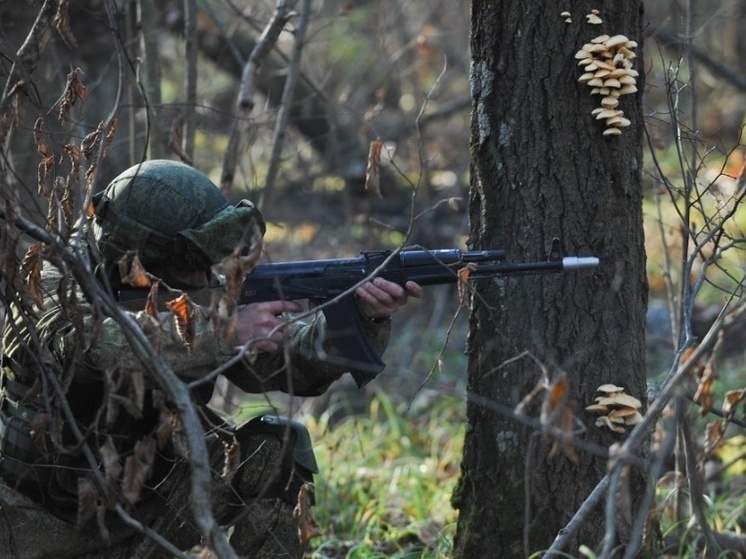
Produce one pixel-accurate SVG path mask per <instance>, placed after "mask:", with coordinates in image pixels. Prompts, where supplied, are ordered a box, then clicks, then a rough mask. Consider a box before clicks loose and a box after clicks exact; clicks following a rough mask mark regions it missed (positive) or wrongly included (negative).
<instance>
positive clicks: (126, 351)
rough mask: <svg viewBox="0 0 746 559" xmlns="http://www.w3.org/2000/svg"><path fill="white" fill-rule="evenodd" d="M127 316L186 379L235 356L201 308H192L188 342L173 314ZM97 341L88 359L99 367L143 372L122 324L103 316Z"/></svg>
mask: <svg viewBox="0 0 746 559" xmlns="http://www.w3.org/2000/svg"><path fill="white" fill-rule="evenodd" d="M130 316H131V317H132V318H133V319H134V321H135V322H136V323H137V324H138V325H139V326H140V328H141V329H142V330H143V332H145V335H146V337H147V338H148V339H149V340H150V342H151V344H152V345H153V347H154V349H155V350H156V352H157V353H158V355H159V356H160V357H161V358H162V359H163V360H164V361H165V362H166V363H168V365H169V366H170V367H171V368H172V369H173V371H174V373H175V374H176V375H177V376H178V377H179V378H181V379H182V380H185V381H190V380H196V379H199V378H202V377H203V376H205V375H206V374H208V373H209V372H210V371H212V370H213V369H215V368H217V367H219V366H220V365H222V364H223V363H225V362H226V361H228V360H229V359H230V358H232V357H233V356H234V355H235V353H236V352H235V349H234V348H232V347H230V344H228V343H223V342H222V340H221V337H220V336H219V335H216V334H215V333H214V332H213V330H212V327H211V324H210V322H209V320H208V318H207V316H206V313H204V312H202V311H201V310H200V309H197V310H196V311H195V315H194V319H193V321H192V332H191V335H190V338H189V340H190V341H189V344H188V345H187V343H186V342H185V339H184V338H183V337H182V336H181V335H180V333H179V332H178V329H177V326H176V321H175V319H174V315H173V314H171V313H170V312H160V313H158V320H157V321H155V320H154V319H153V317H151V316H149V315H148V314H146V313H145V312H138V313H134V314H133V313H130ZM94 329H97V335H96V343H95V345H93V346H92V347H91V349H90V350H89V352H88V356H87V357H88V359H90V360H91V361H92V362H93V363H95V364H96V365H97V367H98V368H101V369H104V370H108V369H112V368H117V369H118V370H119V371H120V372H123V373H126V372H129V371H143V370H144V366H143V365H142V363H141V362H140V360H139V359H138V357H137V356H136V354H135V352H134V351H133V350H132V347H131V344H130V343H129V341H128V340H127V338H126V337H125V335H124V331H123V329H122V327H121V326H120V325H119V324H118V323H117V322H116V321H115V320H114V319H113V318H109V317H107V318H105V319H103V320H102V321H101V323H100V324H98V325H91V326H90V327H89V330H90V331H94Z"/></svg>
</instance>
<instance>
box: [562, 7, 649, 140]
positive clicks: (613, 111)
mask: <svg viewBox="0 0 746 559" xmlns="http://www.w3.org/2000/svg"><path fill="white" fill-rule="evenodd" d="M589 15H594V14H589ZM636 46H637V42H635V41H632V40H630V39H628V38H627V37H625V36H624V35H614V36H609V35H599V36H598V37H596V38H595V39H591V42H590V43H586V44H585V45H583V47H582V48H581V49H580V50H579V51H578V52H577V53H576V54H575V58H576V59H578V60H579V62H578V65H579V66H582V67H583V74H582V75H581V76H580V78H579V79H578V81H579V82H581V83H585V84H586V85H588V87H590V88H591V95H600V96H601V106H600V107H597V108H596V109H593V111H592V112H591V114H592V115H593V116H595V117H596V120H605V121H606V129H605V130H604V136H612V135H618V134H621V133H622V128H624V127H626V126H629V125H630V124H631V123H630V121H629V119H627V118H625V117H624V111H622V110H621V109H619V108H618V106H619V97H621V96H622V95H628V94H630V93H635V92H636V91H637V85H636V83H637V80H636V78H637V76H639V73H638V72H637V70H635V69H634V68H633V67H632V66H633V62H632V61H633V59H634V58H635V56H636V55H635V53H634V50H633V49H634V48H635V47H636Z"/></svg>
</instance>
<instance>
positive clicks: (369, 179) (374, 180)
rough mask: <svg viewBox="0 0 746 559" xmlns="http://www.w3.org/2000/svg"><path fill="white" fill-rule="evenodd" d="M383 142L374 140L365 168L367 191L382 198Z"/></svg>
mask: <svg viewBox="0 0 746 559" xmlns="http://www.w3.org/2000/svg"><path fill="white" fill-rule="evenodd" d="M382 147H383V143H382V142H381V140H373V141H372V142H371V143H370V150H369V151H368V166H367V167H366V168H365V190H367V191H368V192H372V193H373V194H375V195H376V196H378V197H379V198H382V196H381V176H380V175H381V173H380V169H381V148H382Z"/></svg>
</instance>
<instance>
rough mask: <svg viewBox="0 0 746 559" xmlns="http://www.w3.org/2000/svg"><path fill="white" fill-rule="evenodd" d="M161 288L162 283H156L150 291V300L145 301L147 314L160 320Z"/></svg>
mask: <svg viewBox="0 0 746 559" xmlns="http://www.w3.org/2000/svg"><path fill="white" fill-rule="evenodd" d="M160 286H161V282H160V281H154V282H153V285H151V286H150V291H148V298H147V299H146V300H145V312H146V313H147V314H148V315H150V316H152V317H153V318H155V319H156V320H157V318H158V289H159V288H160Z"/></svg>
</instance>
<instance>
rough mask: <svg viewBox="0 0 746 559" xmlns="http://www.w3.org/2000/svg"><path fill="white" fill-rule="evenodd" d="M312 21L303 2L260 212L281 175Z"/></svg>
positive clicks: (307, 1) (308, 3)
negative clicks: (280, 170) (286, 135)
mask: <svg viewBox="0 0 746 559" xmlns="http://www.w3.org/2000/svg"><path fill="white" fill-rule="evenodd" d="M310 19H311V0H303V9H302V11H301V16H300V21H299V22H298V27H297V28H296V29H295V35H294V37H295V43H294V47H293V56H292V57H291V58H290V64H289V65H288V73H287V78H286V79H285V87H284V89H283V90H282V98H281V99H280V106H279V108H278V111H277V121H276V122H275V131H274V136H273V140H272V152H271V154H270V158H269V169H268V170H267V178H266V179H265V181H264V190H263V191H262V196H261V198H260V199H259V209H260V210H264V209H265V208H267V207H269V201H270V198H271V197H272V192H273V190H274V187H275V181H276V180H277V175H278V173H279V169H280V160H281V157H282V147H283V145H284V143H285V142H284V140H285V131H286V130H287V125H288V121H289V119H290V114H291V109H292V104H293V97H294V95H295V90H296V83H297V82H298V76H299V74H300V59H301V55H302V54H303V47H304V45H305V39H306V30H307V29H308V22H309V20H310Z"/></svg>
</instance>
